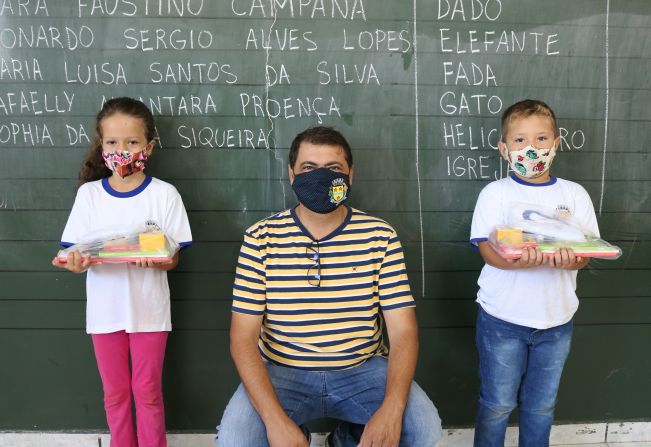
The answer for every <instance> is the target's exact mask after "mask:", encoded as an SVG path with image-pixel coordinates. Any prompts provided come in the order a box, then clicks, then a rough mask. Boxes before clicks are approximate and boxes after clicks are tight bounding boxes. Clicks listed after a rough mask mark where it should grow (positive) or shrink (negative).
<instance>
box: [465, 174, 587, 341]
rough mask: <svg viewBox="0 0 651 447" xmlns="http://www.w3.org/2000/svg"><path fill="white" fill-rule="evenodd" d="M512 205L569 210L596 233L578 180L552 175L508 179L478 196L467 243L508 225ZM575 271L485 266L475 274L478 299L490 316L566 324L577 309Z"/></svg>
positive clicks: (532, 324)
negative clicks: (541, 180)
mask: <svg viewBox="0 0 651 447" xmlns="http://www.w3.org/2000/svg"><path fill="white" fill-rule="evenodd" d="M513 203H528V204H534V205H542V206H545V207H547V208H553V209H557V210H563V212H566V213H569V214H570V215H571V216H572V217H573V218H574V219H575V220H576V221H578V223H579V224H580V225H581V227H582V228H585V229H586V230H588V231H590V232H591V233H593V234H594V235H595V236H599V228H598V226H597V218H596V216H595V212H594V207H593V205H592V200H591V199H590V196H589V195H588V193H587V192H586V190H585V189H584V188H583V187H582V186H581V185H579V184H578V183H574V182H570V181H568V180H563V179H560V178H557V177H552V178H551V179H550V181H548V182H547V183H543V184H535V183H528V182H525V181H523V180H520V179H519V178H517V177H515V176H513V177H507V178H504V179H502V180H497V181H495V182H492V183H489V184H488V185H486V186H485V187H484V189H483V190H482V191H481V193H480V194H479V198H478V199H477V204H476V205H475V212H474V214H473V216H472V228H471V230H470V242H471V243H472V244H475V245H476V244H477V243H478V242H481V241H485V240H487V239H488V237H489V235H490V233H491V232H492V231H493V230H494V229H495V226H496V225H507V223H508V215H509V210H510V209H511V207H512V204H513ZM576 276H577V271H576V270H562V269H556V268H551V267H548V266H546V265H545V266H540V267H534V268H529V269H521V270H502V269H498V268H495V267H492V266H490V265H488V264H486V265H485V266H484V268H483V269H482V271H481V274H480V275H479V280H478V284H479V292H478V293H477V302H478V303H479V304H480V305H481V307H482V308H483V309H484V310H485V311H486V312H487V313H488V314H490V315H492V316H494V317H496V318H499V319H501V320H504V321H508V322H509V323H513V324H518V325H521V326H527V327H532V328H536V329H548V328H551V327H555V326H560V325H561V324H564V323H567V322H568V321H570V320H571V319H572V316H573V315H574V313H575V312H576V310H577V308H578V307H579V300H578V298H577V296H576Z"/></svg>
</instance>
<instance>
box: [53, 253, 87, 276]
mask: <svg viewBox="0 0 651 447" xmlns="http://www.w3.org/2000/svg"><path fill="white" fill-rule="evenodd" d="M52 265H53V266H55V267H59V268H65V269H66V270H69V271H71V272H73V273H83V272H85V271H86V270H88V267H90V256H89V255H86V256H82V255H81V254H80V253H79V251H73V252H71V253H68V259H67V260H66V262H60V261H59V259H58V258H56V257H55V258H54V259H52Z"/></svg>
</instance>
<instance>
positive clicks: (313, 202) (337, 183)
mask: <svg viewBox="0 0 651 447" xmlns="http://www.w3.org/2000/svg"><path fill="white" fill-rule="evenodd" d="M292 189H293V190H294V193H295V194H296V198H297V199H298V201H299V202H301V203H302V204H303V205H305V207H306V208H307V209H309V210H311V211H314V212H315V213H320V214H327V213H330V212H332V211H334V210H335V209H337V207H338V206H339V205H341V204H342V203H343V202H344V201H345V200H346V199H347V198H348V194H350V178H349V177H348V174H343V173H341V172H334V171H331V170H330V169H328V168H319V169H314V170H313V171H310V172H305V173H303V174H298V175H297V176H296V177H294V183H292Z"/></svg>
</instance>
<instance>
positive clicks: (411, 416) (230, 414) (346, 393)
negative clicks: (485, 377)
mask: <svg viewBox="0 0 651 447" xmlns="http://www.w3.org/2000/svg"><path fill="white" fill-rule="evenodd" d="M267 370H268V371H269V376H270V377H271V382H272V383H273V385H274V389H275V391H276V395H277V396H278V400H279V401H280V404H281V405H282V406H283V408H284V409H285V412H286V413H287V415H288V416H289V417H290V418H291V419H292V420H293V421H294V422H296V424H298V425H301V424H303V423H306V422H308V421H310V420H313V419H319V418H324V417H329V418H335V419H339V420H342V421H345V422H343V423H341V424H340V425H339V426H338V427H337V430H336V431H335V433H334V444H335V446H336V447H349V446H350V447H354V446H357V444H358V443H359V436H361V434H362V432H363V430H364V424H366V423H367V422H368V420H369V419H370V418H371V416H372V415H373V414H374V413H375V411H376V410H377V409H378V408H379V406H380V404H381V403H382V401H383V399H384V390H385V385H386V380H387V360H386V359H385V358H383V357H374V358H371V359H369V360H367V361H366V362H365V363H364V364H362V365H360V366H357V367H355V368H350V369H346V370H341V371H328V372H315V371H306V370H302V369H298V368H287V367H283V366H277V365H272V364H267ZM217 431H218V435H217V446H218V447H266V446H268V445H269V443H268V442H267V431H266V428H265V426H264V423H263V422H262V420H261V419H260V416H258V413H257V412H256V410H255V408H253V406H252V405H251V403H250V402H249V399H248V397H247V395H246V392H245V391H244V387H243V386H242V385H240V386H239V387H238V388H237V391H236V392H235V394H234V395H233V397H232V398H231V400H230V402H229V403H228V406H227V407H226V410H225V411H224V416H223V417H222V421H221V425H220V426H219V427H217ZM440 437H441V420H440V419H439V416H438V412H437V411H436V408H435V407H434V404H433V403H432V401H431V400H430V399H429V398H428V397H427V395H426V394H425V392H424V391H423V390H422V389H421V388H420V387H419V386H418V385H417V384H416V382H412V384H411V391H410V393H409V401H408V403H407V408H406V410H405V413H404V416H403V420H402V434H401V437H400V446H401V447H434V445H436V442H437V441H438V440H439V438H440Z"/></svg>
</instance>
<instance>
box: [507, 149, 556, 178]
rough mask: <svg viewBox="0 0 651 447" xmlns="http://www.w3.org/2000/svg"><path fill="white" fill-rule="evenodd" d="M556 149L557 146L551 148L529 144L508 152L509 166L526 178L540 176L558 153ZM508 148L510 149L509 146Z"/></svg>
mask: <svg viewBox="0 0 651 447" xmlns="http://www.w3.org/2000/svg"><path fill="white" fill-rule="evenodd" d="M555 149H556V147H555V146H552V147H551V148H550V149H539V148H536V147H533V146H527V147H525V148H523V149H520V150H517V151H513V152H508V154H509V160H508V161H509V166H511V169H513V171H515V172H517V173H518V175H520V176H522V177H524V178H536V177H540V176H541V175H542V174H544V173H545V172H546V171H547V170H548V169H549V168H550V166H551V165H552V161H553V160H554V156H555V155H556V150H555ZM506 150H507V151H508V148H507V149H506Z"/></svg>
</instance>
